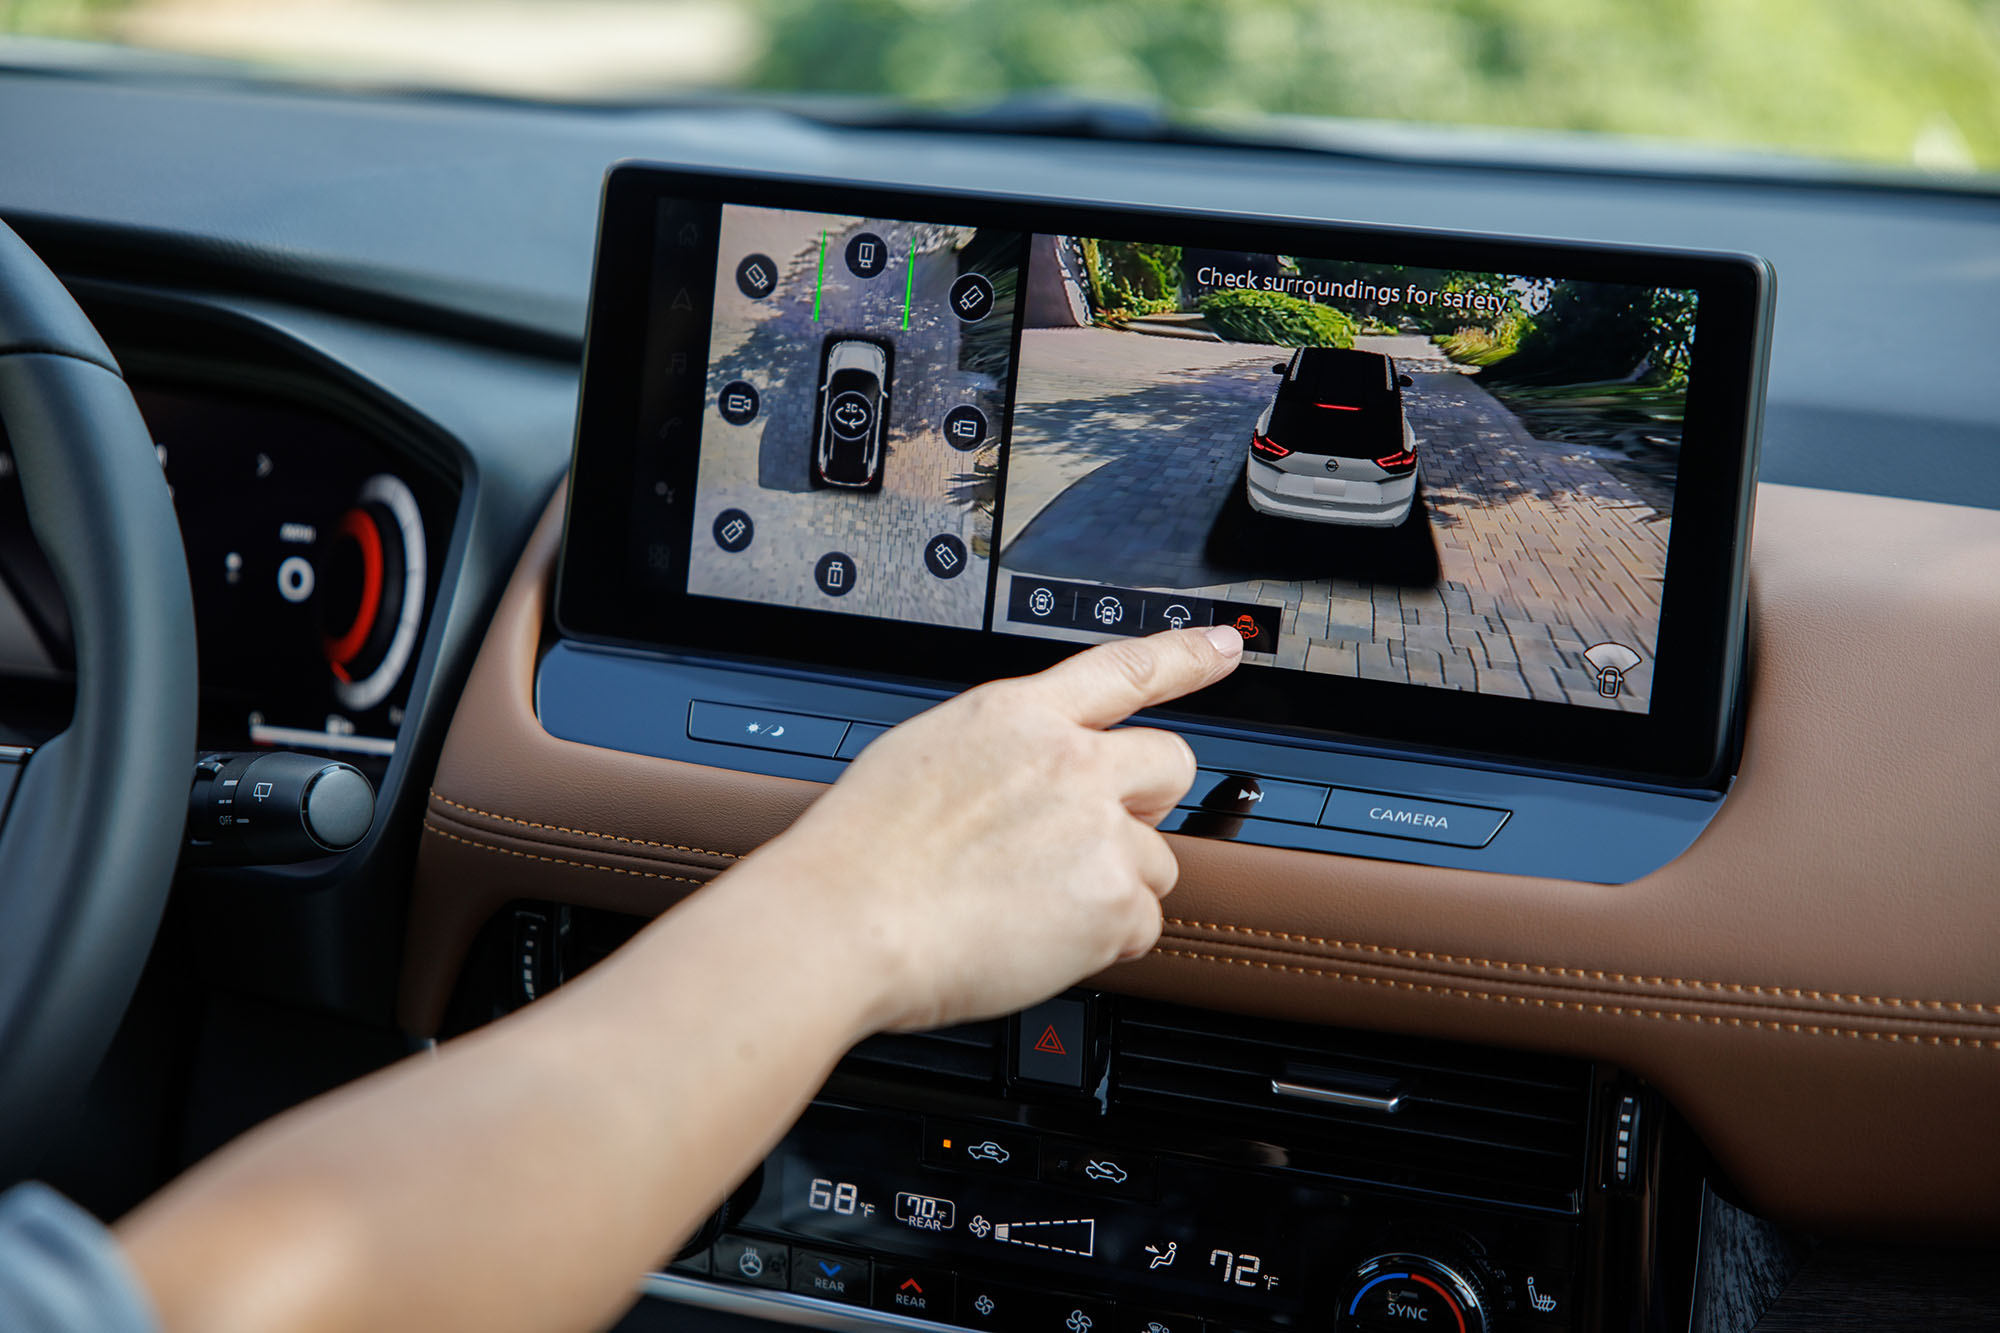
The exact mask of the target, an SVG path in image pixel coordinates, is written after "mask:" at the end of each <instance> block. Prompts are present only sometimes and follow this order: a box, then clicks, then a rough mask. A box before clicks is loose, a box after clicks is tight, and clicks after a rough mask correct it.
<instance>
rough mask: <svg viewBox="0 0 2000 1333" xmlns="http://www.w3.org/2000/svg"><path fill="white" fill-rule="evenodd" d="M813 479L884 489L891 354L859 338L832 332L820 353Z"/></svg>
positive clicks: (854, 487)
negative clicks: (832, 334) (883, 468)
mask: <svg viewBox="0 0 2000 1333" xmlns="http://www.w3.org/2000/svg"><path fill="white" fill-rule="evenodd" d="M815 416H816V420H815V425H814V430H813V456H812V484H813V485H814V486H843V487H847V488H849V489H851V490H860V491H879V490H881V489H882V459H883V455H884V454H885V453H886V452H887V450H886V449H885V447H884V441H885V439H886V437H887V434H888V419H889V353H888V351H887V350H886V349H885V348H884V347H882V345H881V344H879V343H875V342H870V341H868V340H866V339H863V338H844V337H832V338H828V339H827V340H826V346H825V350H824V352H823V353H822V354H821V357H820V372H819V409H818V411H817V413H816V414H815Z"/></svg>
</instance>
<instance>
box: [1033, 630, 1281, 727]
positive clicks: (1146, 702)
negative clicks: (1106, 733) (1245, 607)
mask: <svg viewBox="0 0 2000 1333" xmlns="http://www.w3.org/2000/svg"><path fill="white" fill-rule="evenodd" d="M1242 660H1243V638H1242V636H1241V635H1239V634H1238V633H1237V632H1236V631H1235V630H1233V629H1231V628H1229V627H1228V626H1227V625H1213V626H1210V627H1209V628H1208V629H1179V630H1167V631H1165V632H1164V633H1160V634H1152V635H1148V636H1147V637H1145V638H1143V639H1120V640H1118V641H1117V642H1116V643H1103V644H1099V645H1098V646H1097V647H1095V648H1092V649H1090V650H1088V651H1086V652H1081V653H1078V654H1077V655H1076V656H1075V657H1072V658H1070V659H1069V660H1067V661H1064V662H1058V663H1057V664H1056V665H1054V666H1052V667H1050V668H1049V669H1048V670H1047V671H1044V672H1041V673H1040V674H1039V675H1034V676H1028V677H1025V678H1024V679H1023V680H1022V681H1021V682H1020V684H1021V686H1022V687H1023V688H1025V689H1027V690H1029V691H1032V692H1034V693H1035V694H1038V695H1040V696H1042V697H1043V698H1044V699H1046V700H1047V701H1048V702H1049V703H1050V704H1051V705H1052V706H1053V707H1054V708H1055V709H1056V710H1057V711H1058V712H1060V713H1062V714H1063V715H1065V716H1066V717H1069V718H1071V719H1072V720H1074V721H1076V722H1079V723H1081V724H1082V725H1084V726H1086V727H1099V728H1102V727H1109V726H1113V725H1115V724H1117V723H1119V722H1123V721H1124V720H1125V719H1126V718H1128V717H1130V716H1132V714H1134V713H1136V712H1138V711H1139V710H1140V709H1142V708H1150V707H1152V706H1153V705H1154V704H1162V703H1165V702H1167V701H1168V700H1169V699H1178V698H1180V697H1181V696H1182V695H1183V694H1191V693H1193V692H1194V691H1196V690H1198V689H1200V688H1202V687H1203V686H1204V685H1212V684H1214V683H1215V682H1216V681H1218V680H1221V679H1222V678H1223V677H1224V676H1226V675H1228V674H1229V673H1230V672H1232V671H1234V670H1235V669H1236V664H1237V663H1238V662H1240V661H1242Z"/></svg>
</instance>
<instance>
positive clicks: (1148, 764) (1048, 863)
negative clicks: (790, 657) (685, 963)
mask: <svg viewBox="0 0 2000 1333" xmlns="http://www.w3.org/2000/svg"><path fill="white" fill-rule="evenodd" d="M1242 654H1243V642H1242V640H1241V639H1240V638H1239V637H1238V636H1237V634H1236V633H1235V632H1234V631H1233V630H1230V629H1228V628H1227V627H1217V628H1214V629H1208V630H1199V629H1186V630H1178V631H1174V632H1170V633H1165V634H1156V635H1153V636H1151V637H1149V638H1141V639H1123V640H1120V641H1118V642H1115V643H1108V644H1104V645H1102V646H1100V647H1096V648H1093V649H1090V650H1089V651H1087V652H1083V653H1079V654H1077V655H1076V656H1075V657H1072V658H1069V659H1068V660H1067V661H1064V662H1062V663H1059V664H1058V665H1056V666H1054V667H1051V668H1050V669H1049V670H1047V671H1044V672H1041V673H1040V674H1038V675H1034V676H1024V677H1021V678H1019V679H1014V680H1003V681H995V682H992V683H991V684H987V685H982V686H979V687H978V688H976V689H972V690H968V691H967V692H966V693H964V694H962V695H960V696H959V697H957V698H955V699H953V700H951V701H949V702H947V703H944V704H940V705H939V706H938V707H936V708H933V709H931V710H930V711H929V712H927V713H924V714H922V715H920V716H918V717H916V718H913V719H911V720H910V721H908V722H906V723H904V724H903V725H902V726H900V727H897V728H895V729H894V730H893V731H891V732H889V733H888V734H887V735H885V736H883V737H881V738H880V739H878V740H876V741H875V742H874V743H873V744H872V745H870V746H869V747H868V748H867V750H865V751H864V752H863V753H862V754H861V756H860V758H858V759H857V760H855V762H854V764H853V765H852V766H851V767H850V768H849V770H848V771H847V773H846V774H845V775H844V776H843V777H842V778H841V779H840V781H839V782H837V783H835V784H834V786H833V787H832V789H831V790H829V791H828V792H827V793H826V795H825V796H823V797H821V798H820V800H819V801H818V802H816V803H815V804H814V805H813V807H812V808H811V809H810V810H809V811H807V812H806V814H805V815H804V816H803V817H802V818H801V819H800V820H799V821H798V823H797V824H795V825H794V826H793V827H792V828H791V829H790V830H789V831H787V832H786V833H785V834H784V835H783V836H782V837H781V838H779V839H777V840H776V841H774V842H773V843H771V844H770V845H769V846H768V847H767V848H766V849H765V850H764V852H762V853H760V854H759V856H758V857H756V858H753V859H752V862H751V864H752V865H759V864H761V866H762V867H763V868H765V869H766V870H768V871H773V872H775V873H774V874H770V875H768V876H765V877H762V886H763V887H762V890H761V891H763V892H772V893H779V894H790V895H793V896H792V897H791V899H790V901H788V903H787V904H786V909H787V910H788V911H797V912H803V913H806V914H807V917H808V919H809V920H811V921H813V922H814V923H815V924H816V927H817V928H818V929H819V930H822V931H827V932H832V933H833V935H834V936H835V937H836V939H843V938H844V942H846V943H848V944H851V945H853V946H854V947H855V948H856V949H857V950H858V951H859V952H858V956H859V957H860V958H861V959H864V960H866V962H865V963H864V966H866V967H867V968H868V969H869V971H870V972H871V974H872V975H871V981H872V982H874V983H875V984H877V985H878V986H879V987H880V990H881V994H880V996H879V997H878V1002H877V1004H876V1005H875V1006H874V1009H873V1012H872V1017H873V1019H874V1020H875V1025H876V1026H879V1027H888V1028H904V1029H914V1028H925V1027H936V1026H942V1025H944V1024H948V1023H958V1022H966V1021H969V1020H972V1019H975V1018H984V1017H990V1016H992V1015H995V1014H1002V1013H1009V1012H1011V1011H1013V1010H1016V1009H1020V1008H1023V1007H1025V1006H1027V1005H1029V1004H1033V1003H1035V1002H1036V1001H1039V1000H1041V999H1044V998H1046V997H1047V996H1049V995H1051V994H1053V993H1055V992H1056V991H1058V990H1060V989H1062V988H1063V987H1064V986H1068V985H1070V984H1072V983H1074V982H1076V981H1078V980H1080V979H1082V978H1083V977H1086V976H1089V975H1091V974H1092V973H1094V972H1097V971H1099V970H1100V969H1102V968H1103V967H1105V966H1107V965H1108V964H1110V963H1112V962H1114V961H1118V960H1121V959H1131V958H1136V957H1139V956H1140V955H1142V954H1144V953H1145V952H1146V951H1147V950H1148V949H1150V948H1152V946H1153V943H1154V941H1155V940H1157V939H1158V938H1159V934H1160V904H1159V900H1160V898H1161V896H1162V895H1164V894H1166V893H1167V892H1168V891H1169V890H1170V889H1172V888H1173V886H1174V881H1175V879H1176V877H1177V876H1178V875H1179V872H1180V868H1179V866H1178V864H1177V863H1176V862H1175V860H1174V855H1173V852H1172V851H1171V849H1169V848H1168V846H1167V843H1166V840H1165V839H1164V838H1163V837H1162V836H1161V835H1160V833H1159V831H1158V828H1157V827H1156V826H1157V825H1158V824H1159V822H1160V821H1161V820H1162V819H1164V818H1165V817H1166V815H1167V814H1168V812H1169V811H1171V810H1172V809H1173V808H1174V805H1175V803H1176V802H1178V801H1179V800H1180V798H1181V797H1182V796H1183V795H1185V794H1186V792H1187V790H1188V787H1189V785H1190V784H1192V782H1193V781H1194V769H1195V762H1194V755H1193V752H1192V751H1190V750H1189V749H1188V746H1187V742H1185V741H1183V740H1182V739H1181V738H1180V737H1178V736H1176V735H1174V734H1173V733H1171V732H1166V731H1159V730H1153V729H1148V728H1138V727H1132V728H1122V729H1120V730H1117V731H1107V730H1106V728H1109V727H1112V726H1114V725H1116V724H1117V723H1119V722H1122V721H1124V720H1125V719H1126V718H1127V717H1128V716H1130V715H1131V714H1132V713H1134V712H1136V711H1138V710H1139V709H1142V708H1146V707H1150V706H1152V705H1155V704H1160V703H1164V702H1166V701H1168V700H1170V699H1176V698H1179V697H1180V696H1181V695H1183V694H1187V693H1190V692H1191V691H1194V690H1197V689H1200V688H1201V687H1203V686H1205V685H1209V684H1212V683H1214V682H1215V681H1217V680H1220V679H1222V677H1224V676H1226V675H1228V674H1229V673H1230V672H1231V671H1232V670H1234V669H1235V667H1236V665H1237V663H1238V662H1239V661H1240V660H1241V658H1242ZM745 868H746V869H748V868H749V867H748V866H746V867H745ZM846 937H851V938H846Z"/></svg>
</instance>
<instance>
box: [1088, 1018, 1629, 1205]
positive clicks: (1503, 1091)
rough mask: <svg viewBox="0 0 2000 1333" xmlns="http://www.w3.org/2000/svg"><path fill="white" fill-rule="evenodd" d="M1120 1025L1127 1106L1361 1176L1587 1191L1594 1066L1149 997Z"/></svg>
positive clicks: (1494, 1192) (1560, 1194)
mask: <svg viewBox="0 0 2000 1333" xmlns="http://www.w3.org/2000/svg"><path fill="white" fill-rule="evenodd" d="M1115 1022H1116V1028H1115V1032H1114V1037H1113V1043H1112V1083H1111V1088H1112V1093H1111V1096H1112V1102H1113V1105H1114V1107H1116V1108H1119V1109H1124V1110H1131V1111H1135V1112H1136V1111H1145V1112H1166V1113H1170V1114H1173V1115H1176V1116H1189V1117H1197V1118H1201V1119H1204V1120H1207V1121H1210V1122H1212V1123H1213V1124H1214V1126H1215V1128H1216V1130H1217V1131H1218V1132H1220V1133H1225V1134H1228V1135H1229V1136H1230V1137H1233V1138H1237V1139H1245V1140H1250V1141H1253V1142H1256V1143H1260V1144H1263V1145H1267V1146H1270V1147H1274V1148H1277V1149H1279V1150H1281V1151H1282V1152H1283V1153H1284V1154H1285V1156H1286V1159H1287V1160H1288V1161H1289V1162H1291V1164H1293V1165H1298V1166H1303V1167H1307V1168H1309V1169H1317V1170H1326V1171H1329V1172H1330V1173H1332V1174H1337V1175H1341V1176H1345V1177H1348V1178H1351V1179H1356V1180H1365V1181H1372V1182H1377V1183H1381V1184H1388V1185H1395V1186H1401V1187H1406V1188H1418V1189H1426V1190H1434V1191H1438V1192H1444V1193H1450V1194H1454V1195H1460V1196H1469V1197H1476V1198H1487V1199H1493V1200H1496V1201H1501V1202H1509V1203H1530V1202H1532V1203H1534V1204H1536V1205H1539V1206H1543V1207H1552V1208H1562V1209H1570V1208H1574V1207H1575V1206H1576V1205H1577V1202H1578V1200H1579V1199H1580V1191H1581V1188H1582V1183H1583V1178H1584V1154H1585V1143H1586V1138H1587V1131H1588V1121H1589V1112H1590V1095H1591V1070H1590V1066H1589V1064H1588V1063H1587V1062H1584V1061H1577V1060H1569V1059H1564V1058H1561V1057H1555V1056H1546V1055H1531V1054H1520V1053H1516V1052H1511V1051H1497V1050H1491V1049H1487V1048H1482V1047H1470V1046H1459V1045H1455V1044H1450V1043H1442V1042H1433V1041H1424V1040H1418V1039H1413V1038H1407V1037H1400V1036H1396V1035H1393V1034H1387V1033H1376V1032H1354V1031H1348V1030H1344V1029H1336V1028H1322V1027H1315V1026H1309V1025H1305V1024H1290V1023H1275V1022H1266V1021H1263V1020H1259V1019H1252V1018H1245V1017H1241V1016H1237V1015H1230V1014H1219V1013H1212V1012H1209V1011H1206V1010H1195V1009H1184V1008H1180V1007H1177V1006H1170V1005H1160V1004H1153V1003H1147V1002H1140V1001H1124V1002H1122V1003H1120V1004H1119V1006H1118V1009H1117V1015H1116V1019H1115ZM1274 1085H1276V1086H1274ZM1390 1104H1393V1106H1394V1109H1393V1110H1390V1109H1388V1106H1389V1105H1390Z"/></svg>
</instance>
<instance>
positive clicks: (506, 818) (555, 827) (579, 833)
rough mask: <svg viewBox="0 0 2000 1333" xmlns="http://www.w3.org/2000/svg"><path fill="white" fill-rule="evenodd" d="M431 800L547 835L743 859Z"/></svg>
mask: <svg viewBox="0 0 2000 1333" xmlns="http://www.w3.org/2000/svg"><path fill="white" fill-rule="evenodd" d="M431 799H432V800H434V801H437V802H440V803H441V804H444V805H448V806H450V807H451V808H452V809H454V810H463V811H465V812H466V813H467V814H471V815H484V816H485V817H486V818H488V819H497V820H500V821H501V822H502V823H507V824H518V825H520V826H521V827H522V828H538V829H541V830H543V831H544V832H547V833H567V834H570V835H571V836H573V837H578V838H602V839H604V840H605V841H606V842H622V843H625V844H626V845H628V846H632V847H658V848H659V849H661V850H662V851H675V852H699V853H700V854H701V855H703V856H720V857H722V858H723V859H725V860H729V861H740V860H742V859H743V858H742V855H741V854H740V853H737V852H712V851H710V850H709V849H708V848H706V847H690V846H688V845H687V844H685V843H679V842H651V841H649V840H647V839H645V838H627V837H624V836H622V835H620V834H617V833H592V832H591V831H590V830H589V829H580V828H564V827H563V826H562V825H561V824H537V823H536V822H535V821H534V820H532V819H516V818H514V816H512V815H500V814H495V813H494V812H493V811H491V810H481V809H480V808H479V807H477V806H473V805H461V804H459V803H458V802H457V801H454V800H452V799H451V798H450V797H449V796H444V795H440V794H439V792H438V789H437V788H436V787H433V788H431Z"/></svg>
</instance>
